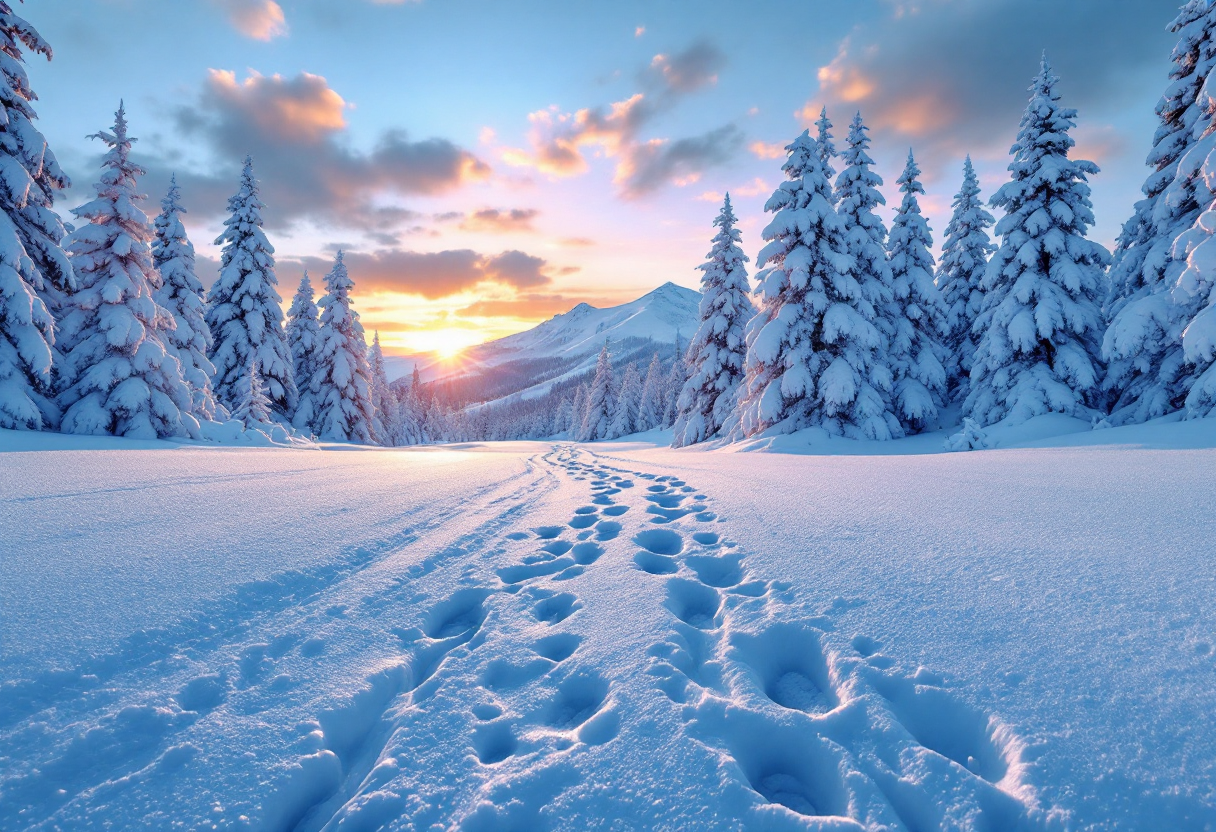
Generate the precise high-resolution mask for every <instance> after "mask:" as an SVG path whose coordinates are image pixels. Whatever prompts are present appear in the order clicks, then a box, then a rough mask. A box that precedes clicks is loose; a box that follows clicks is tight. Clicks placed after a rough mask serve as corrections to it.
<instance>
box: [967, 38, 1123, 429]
mask: <svg viewBox="0 0 1216 832" xmlns="http://www.w3.org/2000/svg"><path fill="white" fill-rule="evenodd" d="M1058 80H1059V79H1058V78H1057V77H1056V75H1055V74H1054V73H1053V72H1052V71H1051V66H1050V65H1049V64H1048V63H1047V58H1046V57H1044V58H1043V61H1042V64H1041V67H1040V71H1039V74H1038V76H1037V77H1036V78H1035V81H1034V84H1033V85H1032V86H1031V88H1030V89H1031V98H1030V103H1029V104H1028V105H1027V107H1026V112H1025V113H1024V114H1023V116H1022V122H1021V126H1020V128H1019V131H1018V138H1017V142H1016V143H1015V144H1014V145H1013V148H1012V151H1011V152H1012V154H1013V161H1012V163H1010V165H1009V170H1010V171H1011V172H1012V174H1013V177H1012V181H1010V182H1007V183H1006V184H1005V185H1003V186H1002V187H1001V188H1000V190H998V191H997V192H996V194H995V195H994V196H993V197H992V204H993V205H994V206H997V207H1000V208H1003V209H1004V210H1005V216H1004V217H1002V218H1001V220H1000V222H998V223H997V225H996V233H997V235H998V236H1000V237H1001V244H1000V247H999V248H998V249H997V251H996V253H995V254H994V255H993V256H992V259H991V260H990V261H989V263H988V269H987V271H986V272H985V273H984V280H983V283H982V285H981V289H982V290H983V292H984V294H985V295H986V297H985V301H984V311H983V312H982V313H981V314H980V317H979V318H978V319H977V320H976V324H975V326H976V329H977V331H978V332H981V333H982V335H981V337H980V341H979V344H978V346H977V347H976V351H975V361H974V365H973V366H972V369H971V392H970V394H969V395H968V396H967V400H966V402H965V403H964V411H965V413H966V415H969V416H972V417H974V418H975V420H976V421H977V422H979V423H980V424H981V425H990V424H992V423H994V422H998V421H1001V420H1003V419H1010V420H1012V421H1014V422H1015V423H1016V422H1020V421H1024V420H1026V419H1028V418H1030V417H1032V416H1037V415H1039V414H1042V413H1051V412H1055V413H1066V414H1069V415H1073V416H1084V417H1085V418H1089V415H1090V412H1089V410H1088V409H1087V405H1089V404H1091V403H1096V402H1097V399H1098V392H1099V391H1098V381H1099V373H1100V370H1101V364H1100V359H1099V357H1098V351H1099V346H1098V345H1099V343H1100V340H1101V336H1102V317H1101V311H1100V309H1099V303H1100V299H1101V297H1102V296H1103V294H1104V291H1105V288H1106V285H1105V279H1106V278H1105V273H1104V269H1105V267H1106V265H1107V263H1108V261H1109V259H1110V256H1109V254H1108V253H1107V251H1106V249H1104V248H1102V246H1100V245H1098V244H1097V243H1095V242H1092V241H1090V240H1087V239H1086V238H1085V232H1086V229H1087V228H1089V226H1091V225H1093V221H1094V219H1093V211H1092V210H1091V207H1092V206H1091V203H1090V199H1089V185H1088V184H1087V176H1088V175H1090V174H1094V173H1097V172H1098V167H1097V165H1095V164H1094V163H1092V162H1085V161H1076V160H1072V159H1069V158H1068V151H1069V149H1070V148H1072V146H1073V145H1074V144H1075V142H1074V141H1073V139H1072V137H1071V136H1069V135H1068V131H1069V130H1070V129H1071V128H1072V127H1073V126H1074V124H1075V122H1074V121H1073V119H1074V118H1075V117H1076V111H1075V110H1071V109H1066V108H1063V107H1060V106H1059V100H1060V96H1059V94H1058V93H1057V92H1056V83H1057V82H1058Z"/></svg>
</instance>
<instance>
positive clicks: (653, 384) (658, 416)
mask: <svg viewBox="0 0 1216 832" xmlns="http://www.w3.org/2000/svg"><path fill="white" fill-rule="evenodd" d="M666 382H667V378H666V376H665V375H664V374H663V362H661V361H660V360H659V354H658V353H657V352H656V353H655V354H654V356H653V357H652V358H651V359H650V366H649V367H647V368H646V379H645V380H644V381H643V382H642V404H641V405H640V406H639V407H638V430H654V429H655V428H658V427H662V426H663V409H664V406H665V404H666V401H667V399H666V395H665V394H664V392H663V387H664V385H665V384H666Z"/></svg>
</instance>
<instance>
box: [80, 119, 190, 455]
mask: <svg viewBox="0 0 1216 832" xmlns="http://www.w3.org/2000/svg"><path fill="white" fill-rule="evenodd" d="M90 138H96V139H100V140H101V141H102V142H103V143H105V145H106V146H107V147H108V148H109V151H108V152H107V153H106V155H105V157H104V159H103V161H102V174H101V180H100V181H99V182H98V184H97V185H95V186H94V188H95V190H96V192H97V197H96V198H95V199H93V200H91V201H90V202H86V203H85V204H84V205H82V206H80V207H79V208H75V209H73V211H72V213H73V214H74V215H75V216H76V217H77V218H79V219H81V220H84V221H85V222H84V223H83V224H82V225H81V226H80V227H79V228H77V229H76V230H75V231H73V232H72V233H71V234H69V235H68V237H67V240H66V245H67V250H68V253H69V255H70V256H71V258H72V271H73V273H74V274H75V281H76V289H75V290H74V291H72V292H71V293H70V294H68V296H67V297H66V298H65V299H64V305H63V313H64V314H63V321H62V338H61V346H62V349H63V354H64V366H63V369H62V374H61V381H62V385H63V386H62V389H61V390H60V393H59V405H60V407H61V408H62V409H63V420H62V422H61V423H60V430H62V431H63V432H64V433H79V434H86V435H91V436H102V435H107V434H108V435H114V436H129V437H133V438H139V439H156V438H159V437H167V436H191V437H198V436H199V435H200V432H199V423H198V420H197V419H196V418H195V417H194V415H193V414H192V410H193V408H194V401H193V398H192V396H191V391H190V388H189V386H187V384H186V382H185V381H183V380H182V371H181V365H180V364H179V363H178V361H177V359H176V358H174V357H173V355H172V354H170V352H169V351H168V350H167V348H166V346H165V343H164V341H163V340H162V337H163V335H164V334H165V333H166V332H167V331H168V330H170V329H172V327H173V325H174V322H173V316H172V315H171V314H170V313H169V312H168V311H167V310H165V309H164V308H162V307H161V306H159V305H157V303H156V301H155V299H154V298H153V291H154V289H155V287H157V286H158V285H159V284H160V275H159V274H157V272H156V267H155V266H154V265H153V264H152V251H151V248H150V246H149V242H150V241H151V239H152V236H153V232H152V227H151V225H150V224H149V222H148V217H147V215H146V214H144V212H143V211H141V210H140V209H139V208H137V207H136V205H135V203H136V202H137V201H138V200H140V199H143V198H144V196H143V194H140V193H139V192H138V190H137V189H136V180H137V178H138V177H139V176H142V175H143V173H144V170H143V168H141V167H140V166H139V165H136V164H135V163H134V162H132V161H131V159H130V153H131V144H132V142H134V141H135V140H134V139H133V138H131V137H130V136H128V135H127V119H126V113H125V111H124V109H123V107H122V106H121V105H119V108H118V112H117V113H115V114H114V129H113V132H105V131H102V132H99V133H94V134H93V135H92V136H91V137H90Z"/></svg>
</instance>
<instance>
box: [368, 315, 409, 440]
mask: <svg viewBox="0 0 1216 832" xmlns="http://www.w3.org/2000/svg"><path fill="white" fill-rule="evenodd" d="M368 365H369V368H368V369H369V370H370V372H371V383H372V407H373V408H374V411H375V412H374V416H373V420H374V421H373V423H372V435H373V436H374V437H375V438H376V441H377V442H379V443H380V444H381V445H398V444H405V443H404V442H399V441H398V440H399V439H400V438H401V437H400V433H401V426H400V425H399V424H398V417H399V415H400V414H399V412H398V407H397V397H396V396H394V395H393V389H392V388H391V387H389V386H388V374H387V373H386V372H385V370H384V350H383V349H381V347H380V330H376V332H375V334H374V335H373V336H372V348H371V350H369V351H368Z"/></svg>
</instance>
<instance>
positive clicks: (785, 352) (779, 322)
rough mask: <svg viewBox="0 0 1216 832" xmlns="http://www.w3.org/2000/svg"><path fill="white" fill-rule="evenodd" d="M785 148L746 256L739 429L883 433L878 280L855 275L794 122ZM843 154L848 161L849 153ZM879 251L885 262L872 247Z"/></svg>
mask: <svg viewBox="0 0 1216 832" xmlns="http://www.w3.org/2000/svg"><path fill="white" fill-rule="evenodd" d="M786 150H787V152H788V154H789V156H788V158H787V159H786V162H785V165H784V167H783V170H784V171H785V172H786V175H787V177H788V180H787V181H786V182H783V183H782V184H781V186H780V188H778V190H777V191H776V192H775V193H774V194H773V195H772V197H770V198H769V200H768V202H767V203H766V204H765V211H767V212H769V213H771V214H773V215H774V216H773V220H772V221H771V222H770V223H769V224H768V226H767V227H766V228H765V229H764V231H763V232H762V234H761V236H762V237H763V239H764V240H766V241H767V242H768V244H767V245H766V246H765V247H764V248H763V249H762V250H761V251H760V254H759V255H758V257H757V258H756V263H757V266H759V267H760V271H759V272H757V274H756V284H757V285H756V294H757V295H758V296H759V299H760V306H761V309H760V312H759V313H758V314H757V315H756V316H755V317H754V318H753V319H752V320H751V322H750V323H749V324H748V332H747V342H748V352H747V364H746V372H747V387H746V391H745V393H744V395H743V398H742V400H741V403H740V428H739V430H740V433H741V434H742V435H745V436H754V435H756V434H759V433H762V432H766V431H771V432H774V433H790V432H792V431H795V430H798V429H800V428H805V427H809V426H812V425H815V426H821V427H823V428H824V429H825V430H827V431H828V432H830V433H833V434H837V435H846V436H850V437H870V438H889V437H891V436H892V435H895V434H897V433H898V432H899V422H898V420H896V418H895V416H894V415H893V414H892V413H891V412H890V411H889V409H888V407H887V390H888V389H889V387H890V382H891V379H890V371H889V370H888V369H887V368H886V367H885V366H883V365H882V364H881V363H880V361H879V352H880V350H881V349H882V348H883V347H884V342H883V336H882V334H881V333H880V332H879V331H878V328H877V327H876V326H875V318H876V313H875V308H874V304H875V302H876V301H880V300H882V299H883V298H884V297H885V292H886V291H887V290H886V288H885V287H883V286H882V285H880V284H879V283H878V281H876V280H874V279H873V277H872V276H870V277H869V278H868V279H867V280H866V282H864V283H863V282H861V281H859V279H858V277H857V274H858V272H857V268H856V260H855V259H854V257H853V256H852V255H851V254H850V249H849V244H848V242H847V240H846V226H845V222H844V220H843V219H842V218H841V216H840V215H838V214H837V213H836V211H835V210H834V209H833V207H832V203H831V200H830V198H829V197H830V193H831V186H830V185H829V183H828V180H827V177H826V176H824V173H823V165H822V163H821V162H820V161H819V156H818V151H817V148H816V146H815V142H814V141H813V140H812V139H811V138H810V135H809V134H808V133H807V132H803V134H802V135H801V136H799V137H798V138H797V139H795V140H794V142H793V143H792V144H790V145H789V146H788V147H787V148H786ZM863 150H864V148H863ZM847 159H848V160H849V161H850V165H852V164H853V162H855V161H856V160H857V159H858V156H857V154H852V155H851V156H849V157H847ZM856 173H857V171H854V172H853V173H850V171H849V170H846V171H845V172H844V173H842V174H841V177H842V179H843V178H844V177H846V176H848V177H854V176H855V174H856ZM854 196H856V195H855V194H848V195H846V196H845V197H844V198H845V199H849V198H851V197H854ZM841 209H842V213H843V212H844V211H846V210H850V209H849V208H847V207H846V205H844V204H842V206H841ZM879 254H880V255H881V256H882V258H883V260H884V262H885V253H883V252H882V250H881V248H879ZM736 438H737V436H736Z"/></svg>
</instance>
